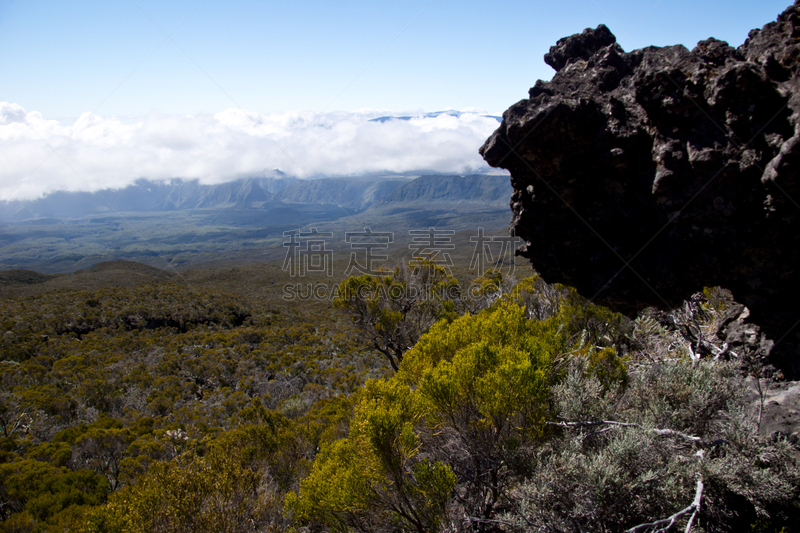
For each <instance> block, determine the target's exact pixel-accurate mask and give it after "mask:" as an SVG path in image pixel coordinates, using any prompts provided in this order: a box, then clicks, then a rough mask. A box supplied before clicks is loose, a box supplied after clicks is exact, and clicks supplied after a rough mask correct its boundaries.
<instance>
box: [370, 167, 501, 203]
mask: <svg viewBox="0 0 800 533" xmlns="http://www.w3.org/2000/svg"><path fill="white" fill-rule="evenodd" d="M512 192H513V191H512V188H511V184H510V183H509V180H508V178H506V177H505V176H490V175H489V176H487V175H483V174H475V175H470V176H436V175H433V176H420V177H419V178H417V179H415V180H413V181H411V182H410V183H407V184H406V185H404V186H403V187H400V188H397V189H395V190H393V191H392V192H390V193H389V194H387V195H386V196H383V197H382V198H380V199H379V200H378V201H377V202H375V204H374V205H375V207H379V206H385V205H389V204H401V203H402V204H421V203H438V204H448V203H450V204H460V203H480V204H483V205H492V206H497V207H503V206H508V201H509V198H511V193H512Z"/></svg>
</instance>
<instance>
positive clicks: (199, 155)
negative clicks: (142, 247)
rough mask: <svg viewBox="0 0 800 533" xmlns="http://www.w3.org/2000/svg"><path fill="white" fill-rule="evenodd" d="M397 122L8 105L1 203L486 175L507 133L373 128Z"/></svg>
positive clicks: (404, 124)
mask: <svg viewBox="0 0 800 533" xmlns="http://www.w3.org/2000/svg"><path fill="white" fill-rule="evenodd" d="M390 114H391V113H387V112H385V111H383V112H381V111H375V110H360V111H356V112H352V113H345V112H336V113H325V114H322V115H319V116H318V115H317V114H316V113H314V112H312V111H293V112H288V113H267V114H259V113H253V112H245V111H242V110H239V109H227V110H225V111H222V112H220V113H217V114H215V115H195V116H186V115H184V116H177V115H161V114H157V113H151V114H149V115H146V116H142V117H138V118H135V119H133V120H124V121H123V120H121V119H119V118H116V117H102V116H98V115H93V114H91V113H88V112H87V113H84V114H83V115H81V117H79V118H78V120H76V122H75V123H74V124H71V125H63V124H60V123H59V122H58V121H55V120H47V119H46V118H44V117H43V116H42V115H41V114H40V113H37V112H35V111H30V112H28V111H25V110H24V109H23V108H22V107H20V106H19V105H16V104H8V103H1V104H0V200H2V199H6V198H8V199H14V200H20V199H27V198H35V197H38V196H41V195H43V194H46V193H48V192H53V191H56V190H72V191H75V190H96V189H104V188H110V187H124V186H126V185H128V184H129V183H132V182H133V181H135V180H136V179H138V178H147V179H151V180H169V179H172V178H185V179H199V180H200V181H201V182H203V183H219V182H223V181H228V180H231V179H236V178H239V177H243V176H255V175H259V173H261V172H263V171H264V170H267V171H270V170H272V169H273V168H279V169H281V170H282V171H283V172H285V173H287V174H290V175H294V176H297V177H300V178H311V177H317V176H323V175H325V176H346V175H358V174H365V173H371V172H382V171H388V172H413V171H415V170H427V171H437V172H446V173H451V172H458V173H461V172H470V171H476V170H485V169H486V168H487V167H486V164H485V163H484V161H483V159H482V158H481V157H480V155H479V154H478V148H479V147H480V145H481V144H482V143H483V141H484V140H485V139H486V138H487V137H488V136H489V135H490V134H491V133H492V131H494V129H495V128H497V125H498V124H497V121H496V120H495V119H493V118H491V117H486V116H483V111H482V110H479V109H469V110H464V111H463V112H462V113H461V114H460V115H459V116H453V115H449V114H448V115H444V114H443V115H439V116H435V117H432V116H425V115H424V114H422V113H416V114H410V115H407V116H412V117H413V118H411V119H409V120H387V121H383V122H374V121H370V119H373V118H377V117H381V116H386V115H390ZM51 147H52V148H55V149H56V153H53V152H52V150H51Z"/></svg>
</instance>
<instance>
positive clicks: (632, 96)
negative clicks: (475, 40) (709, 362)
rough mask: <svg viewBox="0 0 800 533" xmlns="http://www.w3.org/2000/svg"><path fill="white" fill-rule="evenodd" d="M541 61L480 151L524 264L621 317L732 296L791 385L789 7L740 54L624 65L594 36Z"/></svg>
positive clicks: (796, 249)
mask: <svg viewBox="0 0 800 533" xmlns="http://www.w3.org/2000/svg"><path fill="white" fill-rule="evenodd" d="M545 62H546V63H547V64H549V65H550V66H552V67H553V68H554V69H555V70H556V71H557V72H556V74H555V75H554V77H553V79H552V80H551V81H549V82H544V81H541V80H539V81H537V82H536V85H535V86H534V87H533V88H531V89H530V91H529V98H528V99H525V100H521V101H520V102H517V103H516V104H514V105H513V106H511V107H510V108H509V109H508V110H507V111H506V112H505V113H504V114H503V122H502V124H501V125H500V127H499V128H498V129H497V131H495V133H494V134H493V135H492V136H491V137H490V138H489V139H488V140H487V141H486V143H485V144H484V145H483V147H482V148H481V154H482V155H483V157H484V158H485V159H486V161H487V162H488V163H489V164H490V165H492V166H494V167H502V168H505V169H508V170H509V171H510V173H511V182H512V185H513V187H514V193H513V196H512V199H511V207H512V211H513V219H512V222H511V227H512V229H513V230H514V231H515V233H516V235H517V236H519V237H522V239H523V241H524V245H523V246H522V247H521V249H520V251H519V253H520V254H521V255H523V256H525V257H527V258H529V259H530V261H531V262H532V265H533V267H534V268H535V269H536V270H537V271H538V272H539V273H540V274H541V275H542V276H543V277H544V278H545V279H546V280H548V281H550V282H556V281H557V282H561V283H566V284H569V285H572V286H574V287H576V288H577V289H578V291H579V292H581V293H582V294H584V295H585V296H587V297H589V298H593V299H594V301H596V302H598V303H601V304H604V305H607V306H609V307H611V308H613V309H616V310H618V311H622V312H626V313H629V314H632V313H635V312H636V311H638V310H640V309H642V308H644V307H647V306H659V307H661V308H667V307H675V306H678V305H680V304H681V302H682V301H683V300H685V299H687V298H688V297H689V296H690V295H691V294H692V293H694V292H696V291H698V290H700V289H702V287H704V286H715V285H719V286H723V287H725V288H728V289H730V290H731V291H732V292H733V296H734V298H735V299H736V300H737V301H739V302H741V303H743V304H745V305H746V306H747V307H748V308H749V309H750V312H751V316H750V321H752V322H754V323H756V324H759V325H760V326H761V328H762V331H763V332H764V333H765V334H766V335H767V336H768V337H769V338H771V339H773V340H774V341H775V343H776V344H775V347H774V348H773V357H774V359H773V362H775V363H776V364H777V365H778V366H779V367H781V368H782V369H783V370H784V371H785V372H787V373H788V374H792V375H797V373H798V363H800V356H798V348H799V347H800V336H799V335H798V334H800V326H797V327H794V326H796V323H797V321H798V320H800V276H798V272H797V270H796V269H797V266H798V259H800V0H798V1H797V2H796V3H795V4H794V5H793V6H791V7H789V8H787V9H786V10H785V11H784V12H783V13H782V14H781V15H779V16H778V19H777V21H776V22H771V23H769V24H767V25H765V26H764V27H763V28H762V29H760V30H759V29H756V30H753V31H751V32H750V34H749V37H748V38H747V40H746V42H745V43H744V44H743V45H742V46H740V47H739V48H738V49H735V48H733V47H731V46H729V45H728V44H727V43H725V42H723V41H718V40H716V39H714V38H710V39H707V40H705V41H701V42H699V43H698V44H697V46H696V47H695V48H694V49H693V50H691V51H690V50H688V49H687V48H685V47H684V46H682V45H676V46H668V47H648V48H643V49H640V50H634V51H632V52H624V51H623V50H622V48H621V47H620V46H619V45H618V44H617V43H616V38H615V37H614V35H613V34H612V33H611V32H610V31H609V29H608V28H606V27H605V26H603V25H600V26H598V27H597V28H596V29H587V30H585V31H584V32H583V33H580V34H577V35H573V36H571V37H567V38H564V39H561V40H559V41H558V43H557V44H556V45H555V46H553V47H552V48H551V49H550V52H549V53H548V54H546V55H545ZM787 377H788V376H787Z"/></svg>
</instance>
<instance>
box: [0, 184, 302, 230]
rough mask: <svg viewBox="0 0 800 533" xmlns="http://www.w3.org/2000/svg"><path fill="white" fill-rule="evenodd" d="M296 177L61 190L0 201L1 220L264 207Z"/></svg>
mask: <svg viewBox="0 0 800 533" xmlns="http://www.w3.org/2000/svg"><path fill="white" fill-rule="evenodd" d="M294 181H296V179H295V178H286V177H279V178H247V179H241V180H236V181H231V182H227V183H220V184H217V185H205V184H201V183H200V182H199V181H197V180H191V181H184V180H172V181H170V182H154V181H149V180H145V179H140V180H137V181H136V182H135V183H133V184H132V185H129V186H127V187H124V188H122V189H103V190H100V191H96V192H94V193H92V192H67V191H58V192H54V193H51V194H48V195H47V196H44V197H43V198H39V199H36V200H28V201H11V202H5V203H2V202H0V220H2V221H7V222H11V221H21V220H27V219H32V218H61V219H63V218H79V217H83V216H86V215H94V214H101V213H114V212H121V213H122V212H136V211H141V212H149V211H173V210H181V209H198V208H213V207H240V208H251V207H262V206H263V205H264V203H266V202H269V201H270V200H271V199H272V196H273V194H272V193H271V192H269V191H271V190H272V191H275V192H277V191H280V190H281V189H282V188H284V187H286V186H287V185H289V184H290V183H292V182H294Z"/></svg>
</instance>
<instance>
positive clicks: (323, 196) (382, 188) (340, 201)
mask: <svg viewBox="0 0 800 533" xmlns="http://www.w3.org/2000/svg"><path fill="white" fill-rule="evenodd" d="M409 181H411V180H410V179H409V178H325V179H319V180H298V181H296V182H294V183H293V184H291V185H289V186H288V187H286V188H284V189H282V190H281V191H279V192H278V193H277V194H276V195H275V200H279V201H281V202H284V203H290V204H332V205H336V206H339V207H347V208H350V209H354V210H356V211H362V210H364V209H366V208H368V207H369V206H370V205H372V204H373V203H375V202H376V201H378V200H379V199H381V198H382V197H384V196H386V195H387V194H390V193H391V192H392V191H394V190H396V189H397V188H399V187H402V186H403V185H406V184H408V183H409Z"/></svg>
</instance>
